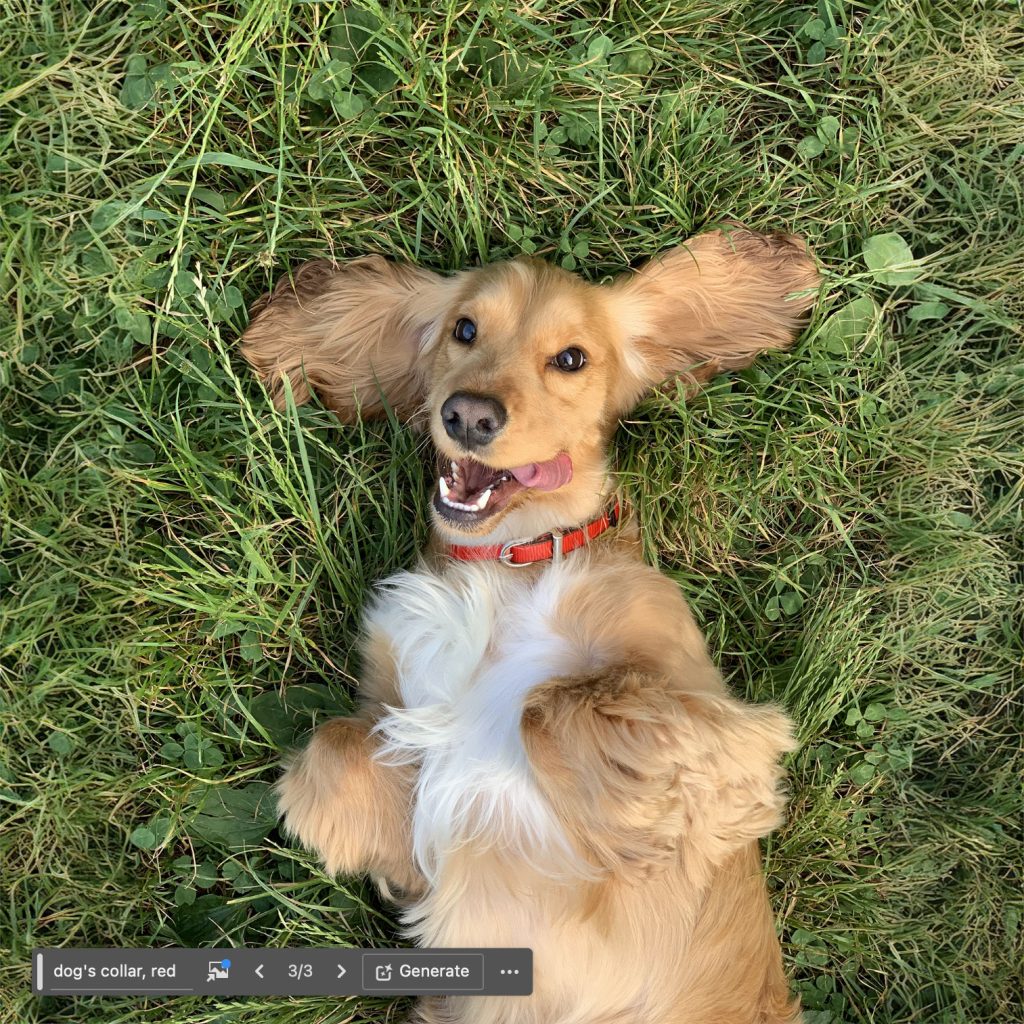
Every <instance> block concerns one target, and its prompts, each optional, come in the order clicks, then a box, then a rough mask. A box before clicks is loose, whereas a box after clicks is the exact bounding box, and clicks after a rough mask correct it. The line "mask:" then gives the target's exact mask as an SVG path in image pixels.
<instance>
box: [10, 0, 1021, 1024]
mask: <svg viewBox="0 0 1024 1024" xmlns="http://www.w3.org/2000/svg"><path fill="white" fill-rule="evenodd" d="M365 2H366V0H358V3H356V4H354V5H349V6H345V5H343V4H340V3H297V4H291V3H287V2H284V0H254V2H252V3H246V4H229V3H219V2H206V3H198V2H197V3H189V2H187V0H137V2H135V3H134V4H121V3H116V4H115V3H110V2H106V0H97V2H95V3H78V2H74V0H52V2H51V0H13V2H12V4H9V5H8V7H7V12H8V13H7V14H6V15H5V16H4V18H3V21H2V24H0V182H2V185H0V187H2V190H3V199H2V206H3V210H2V213H3V216H2V221H0V292H2V295H3V298H4V301H5V307H4V308H5V313H6V315H5V316H4V317H3V320H2V322H0V990H2V995H0V1021H4V1022H12V1024H13V1022H18V1024H22V1022H25V1024H30V1022H44V1021H46V1022H51V1021H52V1022H57V1021H61V1022H65V1021H66V1022H69V1024H71V1022H74V1024H94V1022H111V1024H113V1022H118V1024H141V1022H143V1021H160V1022H171V1024H186V1022H195V1024H200V1022H203V1024H212V1022H215V1021H216V1022H228V1021H231V1022H235V1021H237V1022H257V1021H258V1022H259V1024H285V1022H291V1021H296V1022H299V1021H301V1022H303V1024H306V1022H313V1021H315V1022H343V1021H348V1020H350V1019H352V1018H353V1016H354V1018H355V1019H356V1020H374V1021H383V1020H384V1019H385V1018H386V1017H387V1016H388V1004H387V1003H386V1002H384V1001H380V1000H377V1001H373V1000H361V1001H357V1002H356V1003H352V1002H345V1001H342V1000H333V1001H332V1000H312V999H307V1000H286V999H273V1000H263V1001H260V1000H233V1001H227V1002H225V1003H221V1004H215V1003H212V1002H204V1001H201V1000H185V999H183V1000H178V1001H173V1002H171V1001H169V1002H159V1001H156V1002H152V1003H149V1004H146V1003H141V1002H134V1001H128V1000H106V1001H101V1000H93V1001H82V1002H80V1003H77V1004H76V1003H72V1002H69V1001H64V1000H56V999H45V1000H37V999H34V998H33V997H32V996H31V995H30V991H29V966H28V951H29V950H31V948H32V947H33V946H36V945H40V946H58V945H64V944H66V945H97V946H104V945H111V946H115V945H124V946H131V945H143V946H146V945H154V944H156V945H174V944H177V945H204V944H235V945H243V944H249V945H295V946H302V945H330V944H391V943H393V941H394V919H393V916H392V914H391V912H390V911H389V909H388V907H387V906H386V905H384V904H383V903H382V902H381V901H380V900H379V899H378V898H377V897H376V896H375V894H374V893H373V891H372V890H371V888H370V886H369V885H368V884H367V883H365V882H364V881H362V880H360V879H347V878H346V879H340V880H337V881H335V880H332V879H330V878H327V877H325V876H324V875H323V874H322V873H321V872H320V871H319V870H318V869H317V867H316V865H315V864H314V863H313V862H312V860H311V858H310V857H309V856H307V855H306V854H305V853H304V852H303V851H301V850H299V849H296V848H295V847H294V846H293V845H292V844H291V843H290V842H288V841H287V840H285V838H284V837H283V836H282V835H281V834H280V832H279V831H278V830H277V829H276V826H275V820H274V813H273V805H272V800H271V798H270V796H269V786H270V784H271V783H272V782H273V781H274V779H275V778H276V777H277V774H278V764H279V761H280V757H281V754H282V752H283V751H284V750H286V749H287V748H288V747H289V746H290V745H291V744H292V743H293V742H294V741H295V740H296V739H297V738H299V737H301V736H302V735H303V734H305V733H306V732H307V731H308V729H309V727H310V725H311V723H312V722H313V720H314V719H315V718H316V717H317V716H323V715H324V714H328V713H331V712H333V711H337V710H341V711H344V710H346V709H347V708H349V707H351V698H350V692H351V687H352V684H353V679H354V677H355V676H356V674H357V672H358V665H357V664H356V661H355V658H354V657H352V656H351V653H350V652H351V651H352V650H353V646H354V640H355V638H356V636H357V630H358V622H359V609H360V606H361V605H362V604H363V602H364V600H365V599H366V597H367V594H368V592H369V590H370V588H371V587H372V585H373V583H374V581H376V580H378V579H379V578H381V577H382V576H384V575H386V574H387V573H389V572H391V571H393V570H395V569H397V568H399V567H401V566H406V565H409V564H410V563H411V562H412V560H413V558H414V555H415V551H416V548H417V545H418V544H419V543H420V542H421V541H422V540H423V538H424V536H425V532H426V512H425V502H424V500H423V496H424V493H425V487H426V476H427V472H426V467H425V463H424V460H423V445H422V441H421V439H419V438H418V437H416V436H415V435H412V434H411V433H409V432H408V431H406V430H404V429H402V428H401V427H399V426H397V425H396V424H394V423H391V422H387V421H385V422H381V423H374V424H369V425H366V426H362V427H357V428H340V427H338V426H337V425H336V424H335V423H334V422H333V421H332V419H331V417H330V416H329V415H328V414H327V413H326V412H325V411H323V410H322V409H320V408H317V407H315V406H312V405H311V406H307V407H303V408H301V409H298V410H295V409H294V408H292V409H289V410H288V411H286V412H285V413H284V414H280V415H279V414H276V413H275V412H274V411H273V410H272V408H271V407H270V405H269V403H268V401H267V399H266V397H265V395H264V393H263V392H262V390H261V388H260V386H259V385H258V384H257V383H256V382H255V381H254V380H253V379H252V378H251V376H250V374H249V373H248V371H247V368H246V367H245V366H244V365H243V364H242V362H241V361H240V359H239V358H238V355H237V340H238V335H239V333H240V332H241V330H242V329H243V328H244V326H245V324H246V306H247V304H248V303H250V302H251V301H252V300H254V299H255V298H256V297H257V296H258V295H259V294H260V293H261V292H262V291H263V290H264V289H266V288H267V287H268V285H270V284H271V282H273V281H275V280H276V279H278V278H279V277H280V276H281V275H282V274H284V273H286V272H287V270H288V268H289V267H294V266H296V265H297V264H298V263H299V262H300V261H302V260H304V259H307V258H310V257H313V256H321V255H324V254H328V255H334V256H335V257H338V258H343V257H348V256H353V255H356V254H360V253H367V252H381V253H385V254H387V255H388V256H392V257H396V258H404V259H410V260H417V261H420V262H422V263H423V264H425V265H427V266H429V267H431V268H433V269H437V270H451V269H455V268H458V267H461V266H465V265H474V264H478V263H480V262H483V261H488V260H495V259H502V258H506V257H509V256H513V255H516V254H518V253H521V252H536V253H537V254H539V255H542V256H544V257H545V258H547V259H550V260H554V261H557V262H559V263H561V264H562V265H563V266H566V267H569V268H575V269H577V270H579V272H580V273H582V274H584V275H585V276H586V277H588V278H590V279H594V280H598V279H601V278H603V277H606V276H609V275H612V274H615V273H617V272H619V271H620V270H622V269H623V268H624V267H626V266H629V265H634V264H636V263H637V262H639V261H641V260H643V259H644V258H646V257H649V256H650V255H652V254H654V253H656V252H658V251H660V250H663V249H665V248H667V247H669V246H671V245H673V244H676V243H678V242H679V241H681V240H682V239H684V238H685V237H686V236H687V235H688V234H690V233H692V232H695V231H699V230H702V229H703V228H705V227H707V226H712V225H714V224H715V223H716V222H718V221H720V220H723V219H737V220H741V221H743V222H745V223H747V224H749V225H750V226H752V227H757V228H765V229H772V228H780V227H784V228H786V229H788V230H791V231H795V232H798V233H800V234H802V235H803V236H805V237H806V238H807V239H808V240H809V242H810V243H811V244H812V245H813V246H814V248H815V251H816V252H817V254H818V256H819V257H820V259H821V262H822V265H823V268H824V271H825V274H826V281H825V286H824V289H823V295H822V302H821V305H820V308H819V310H818V312H817V314H816V316H815V318H814V321H813V323H812V324H811V326H810V327H809V329H808V331H807V332H806V333H805V334H804V336H803V337H802V339H801V340H800V341H799V342H798V344H797V345H796V346H795V348H794V350H793V352H792V353H790V354H786V355H774V356H772V357H769V358H764V359H762V360H761V361H759V362H758V364H757V365H756V366H755V367H754V368H753V369H751V370H749V371H746V372H744V373H742V374H740V375H739V376H737V377H734V378H732V379H729V378H720V379H718V380H716V381H715V382H713V383H712V385H711V386H710V387H709V388H708V389H707V390H706V391H705V392H703V393H702V394H700V395H699V396H697V397H696V398H693V399H692V400H689V401H684V396H683V394H682V393H681V392H679V393H676V392H675V391H673V390H672V389H669V390H668V391H667V392H666V393H665V394H662V395H659V396H658V397H656V398H652V399H650V400H649V401H648V402H647V403H646V404H645V405H643V406H642V407H641V408H640V409H639V410H638V411H637V412H636V414H635V415H634V416H632V417H631V418H630V419H629V421H628V422H626V423H624V424H623V426H622V429H621V431H620V433H619V438H618V446H617V449H618V453H619V454H618V466H619V469H620V470H621V472H622V477H623V481H624V486H625V491H626V494H627V495H628V498H629V500H630V501H631V502H632V503H633V504H634V505H635V506H636V507H637V509H638V511H639V516H640V519H641V522H642V525H643V529H644V535H645V542H646V550H647V557H648V558H649V559H650V560H651V561H652V562H656V563H657V564H659V565H660V566H661V567H662V568H663V569H664V571H665V572H667V573H668V574H670V575H671V577H672V578H673V579H674V580H676V581H677V582H678V584H679V586H680V587H681V588H682V590H683V592H684V593H685V595H686V596H687V598H688V599H689V601H690V602H691V604H692V606H693V608H694V610H695V613H696V615H697V617H698V619H699V621H700V622H701V623H702V625H703V627H704V629H705V630H706V632H707V635H708V638H709V642H710V645H711V648H712V650H713V652H714V656H715V658H716V659H717V661H718V663H719V664H720V666H721V668H722V671H723V673H724V674H725V676H726V677H727V679H728V681H729V683H730V685H731V686H732V687H733V688H734V690H735V692H737V693H739V694H743V695H746V696H748V697H750V698H751V699H757V700H775V701H778V702H780V703H781V704H783V705H784V706H785V707H786V708H787V709H788V711H789V712H790V714H791V715H792V716H793V717H794V718H795V720H796V721H797V723H798V729H799V735H800V738H801V742H802V748H801V749H800V751H799V752H798V753H796V754H794V755H793V756H792V757H791V758H790V759H789V762H788V770H789V774H790V778H791V790H792V801H791V811H790V816H789V820H788V822H787V824H786V825H785V826H784V827H783V828H782V829H781V830H780V831H779V832H778V833H777V834H776V835H775V836H774V837H772V839H771V840H770V841H769V842H768V843H767V845H766V856H767V863H768V871H769V877H770V885H771V889H772V894H773V905H774V907H775V910H776V913H777V917H778V925H779V929H780V932H781V934H782V936H783V939H784V951H785V956H786V960H787V964H788V967H789V969H790V970H791V972H792V974H793V977H794V979H795V982H794V983H795V987H796V988H797V990H798V991H799V992H800V993H801V994H802V997H803V1000H804V1004H805V1007H806V1008H807V1014H806V1019H807V1021H808V1022H809V1024H811V1022H813V1024H855V1022H903V1021H907V1022H910V1021H913V1022H915V1024H917V1022H922V1024H923V1022H958V1021H967V1022H977V1024H996V1022H1007V1024H1009V1022H1014V1021H1016V1022H1019V1021H1020V1020H1021V1019H1024V1006H1022V1003H1021V992H1022V990H1024V979H1022V977H1021V975H1020V964H1021V961H1022V958H1024V949H1022V943H1024V920H1022V917H1024V897H1022V888H1024V878H1022V874H1024V869H1022V862H1024V846H1022V834H1021V820H1022V798H1021V780H1022V773H1024V752H1022V740H1021V737H1022V732H1024V720H1022V719H1024V716H1022V711H1021V702H1022V696H1024V682H1022V674H1021V659H1022V648H1024V640H1022V629H1021V621H1022V618H1021V612H1022V582H1024V571H1022V568H1024V523H1022V518H1024V514H1022V502H1021V498H1022V490H1024V452H1022V438H1024V355H1022V348H1021V342H1022V337H1021V335H1022V329H1021V322H1022V313H1024V290H1022V278H1024V225H1022V213H1024V172H1022V166H1024V164H1022V161H1024V144H1022V139H1024V85H1022V83H1024V30H1022V22H1021V15H1020V10H1019V8H1018V7H1017V6H1016V5H1014V4H1012V3H1007V2H995V0H993V2H990V3H982V4H978V5H975V6H973V7H972V8H971V9H970V10H969V11H968V10H966V6H967V5H964V4H958V3H954V2H951V0H939V2H935V3H929V2H924V0H922V2H920V3H912V2H903V0H890V2H875V3H866V4H858V5H844V4H842V3H839V2H835V0H819V2H818V3H817V4H816V5H815V4H804V3H792V4H790V3H786V4H773V3H765V2H761V3H758V2H753V0H748V2H739V3H736V4H715V3H710V2H707V0H650V2H647V3H643V4H640V3H635V2H632V0H626V2H623V3H619V4H615V5H611V6H606V5H603V4H593V3H579V4H570V3H564V2H562V0H534V2H532V3H530V2H528V0H524V2H522V3H513V2H511V0H490V2H485V3H482V4H480V5H466V6H456V5H433V6H431V5H426V4H424V5H423V6H417V5H415V4H413V3H405V2H399V3H397V4H396V5H395V6H394V7H393V8H389V9H382V8H380V7H378V6H370V5H368V4H367V5H366V6H364V3H365ZM399 1008H401V1007H399Z"/></svg>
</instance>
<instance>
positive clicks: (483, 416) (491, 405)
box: [441, 391, 508, 451]
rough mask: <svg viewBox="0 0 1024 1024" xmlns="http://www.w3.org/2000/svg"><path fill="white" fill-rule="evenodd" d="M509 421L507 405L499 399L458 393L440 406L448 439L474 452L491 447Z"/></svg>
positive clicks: (463, 392)
mask: <svg viewBox="0 0 1024 1024" xmlns="http://www.w3.org/2000/svg"><path fill="white" fill-rule="evenodd" d="M507 420H508V413H507V412H506V411H505V406H503V405H502V404H501V402H499V401H498V400H497V399H496V398H488V397H487V396H486V395H469V394H467V393H466V392H465V391H456V392H455V394H454V395H452V396H451V398H449V399H447V400H446V401H445V403H444V405H442V406H441V422H442V423H443V424H444V429H445V430H446V431H447V433H448V436H449V437H450V438H451V439H452V440H453V441H458V442H459V444H461V445H462V446H463V447H464V448H468V449H470V451H472V450H473V449H475V448H483V447H484V445H488V444H490V443H491V442H492V441H493V440H494V439H495V438H496V437H497V436H498V435H499V434H500V433H501V432H502V431H503V430H504V429H505V422H506V421H507Z"/></svg>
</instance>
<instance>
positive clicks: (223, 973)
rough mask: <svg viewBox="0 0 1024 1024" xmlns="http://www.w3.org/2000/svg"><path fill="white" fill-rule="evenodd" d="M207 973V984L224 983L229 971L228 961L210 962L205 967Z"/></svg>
mask: <svg viewBox="0 0 1024 1024" xmlns="http://www.w3.org/2000/svg"><path fill="white" fill-rule="evenodd" d="M207 970H208V971H209V973H208V974H207V975H206V980H207V982H211V981H225V980H227V978H228V975H229V973H230V971H231V961H230V960H211V961H210V962H209V964H208V965H207Z"/></svg>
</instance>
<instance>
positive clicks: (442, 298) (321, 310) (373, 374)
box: [242, 256, 456, 422]
mask: <svg viewBox="0 0 1024 1024" xmlns="http://www.w3.org/2000/svg"><path fill="white" fill-rule="evenodd" d="M455 280H456V279H455V278H443V277H441V276H439V275H438V274H432V273H430V272H429V271H426V270H420V269H419V268H417V267H412V266H408V265H405V264H399V263H391V262H389V261H387V260H385V259H384V258H383V257H381V256H364V257H361V258H359V259H355V260H352V261H350V262H348V263H343V264H335V263H331V262H330V261H328V260H314V261H313V262H311V263H304V264H303V265H302V266H301V267H299V269H298V270H297V271H296V272H295V274H294V275H293V276H292V277H290V278H285V279H283V280H282V281H280V282H279V283H278V285H277V287H276V288H275V289H274V290H273V292H272V293H270V294H269V295H264V296H263V297H262V298H260V299H258V300H257V301H256V303H255V304H254V305H253V307H252V310H251V313H252V320H251V322H250V324H249V327H248V329H247V330H246V332H245V334H243V335H242V354H243V355H244V356H245V358H246V359H248V360H249V362H250V363H252V365H253V366H254V367H255V368H256V370H257V371H258V372H259V374H260V376H261V377H262V378H263V379H264V381H265V382H266V384H267V386H268V387H269V389H270V392H271V395H272V396H273V399H274V404H275V405H276V406H277V407H278V408H280V407H281V406H282V405H283V404H284V387H283V379H284V378H285V377H287V378H288V380H289V381H290V382H291V389H292V393H293V395H294V396H295V401H296V402H305V401H306V400H307V399H308V398H309V397H310V392H311V390H312V391H315V392H316V393H317V394H318V395H319V396H320V398H321V400H322V401H323V403H324V404H325V405H326V406H328V407H329V408H330V409H333V410H334V412H336V413H337V414H338V415H339V416H340V417H341V419H342V420H345V421H346V422H351V421H352V420H353V419H354V418H355V415H356V411H357V410H360V411H362V412H363V413H365V414H373V413H374V412H380V411H381V409H382V408H383V403H384V402H387V404H388V405H390V406H391V407H392V408H393V409H394V410H395V412H396V413H397V415H399V416H400V417H402V418H409V417H411V416H412V415H413V414H414V413H415V412H416V410H417V408H418V406H419V404H420V402H421V401H422V387H423V357H424V356H425V355H426V354H427V353H428V351H429V350H430V348H431V347H432V345H433V343H434V342H435V341H436V326H437V322H438V320H439V319H440V317H441V316H442V315H443V313H444V310H445V306H446V303H447V301H448V299H449V296H450V294H451V289H452V287H453V284H454V282H455Z"/></svg>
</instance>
